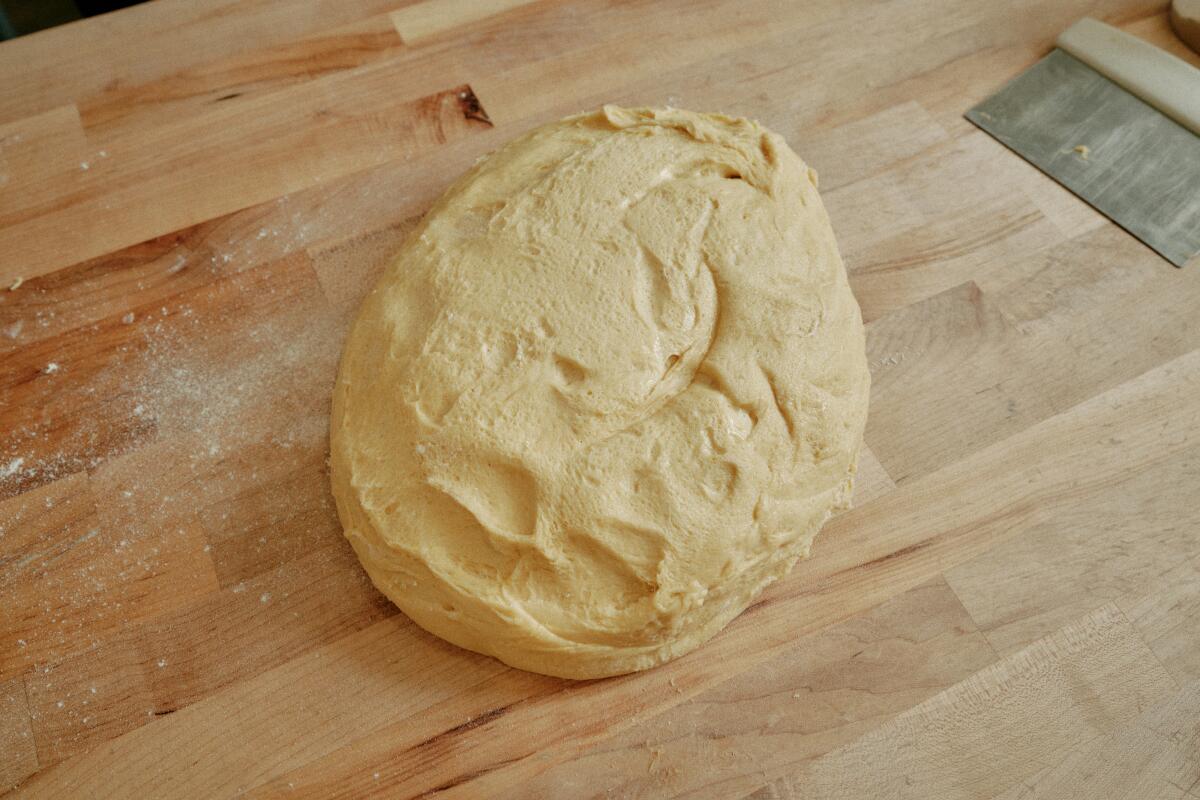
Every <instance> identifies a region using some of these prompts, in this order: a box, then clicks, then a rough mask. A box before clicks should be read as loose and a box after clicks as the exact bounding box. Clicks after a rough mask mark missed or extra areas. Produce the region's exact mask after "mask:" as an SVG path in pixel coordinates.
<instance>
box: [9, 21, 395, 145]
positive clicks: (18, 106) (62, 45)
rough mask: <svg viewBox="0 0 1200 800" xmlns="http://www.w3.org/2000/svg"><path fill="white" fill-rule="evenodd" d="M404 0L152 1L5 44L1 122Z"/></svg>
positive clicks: (333, 24)
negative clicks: (332, 0) (317, 2)
mask: <svg viewBox="0 0 1200 800" xmlns="http://www.w3.org/2000/svg"><path fill="white" fill-rule="evenodd" d="M403 2H404V0H339V2H337V3H326V4H323V5H322V6H320V7H316V6H314V4H313V3H312V2H311V0H278V1H277V2H262V0H252V1H251V2H245V0H207V2H204V3H196V2H193V0H159V1H158V2H156V3H153V4H151V5H147V6H146V7H144V8H135V9H129V10H124V9H123V10H120V11H116V12H114V13H110V14H104V15H102V16H100V17H96V18H92V19H89V20H87V21H86V22H79V23H74V24H70V25H62V26H59V27H57V28H50V29H48V30H45V31H39V32H38V33H35V34H31V35H29V36H22V37H20V38H18V39H14V40H12V41H9V42H5V43H4V46H3V47H2V48H0V74H3V75H20V76H21V80H19V81H6V82H5V83H4V84H3V85H0V122H7V121H10V120H12V119H16V118H19V117H22V116H27V115H28V114H32V113H39V112H42V111H47V110H49V109H50V108H53V107H54V106H57V105H65V104H67V103H71V102H75V101H76V100H81V99H83V98H87V97H90V96H92V95H95V94H98V93H101V92H104V91H106V90H107V91H113V90H115V89H117V88H119V87H120V86H123V85H136V84H142V83H147V82H149V81H153V80H155V79H157V78H162V77H164V76H166V75H170V74H171V73H175V72H178V71H180V70H181V69H185V68H188V67H194V66H196V65H200V64H206V63H211V62H213V61H216V60H219V59H221V58H223V57H230V56H234V55H235V54H237V53H244V52H246V51H248V50H254V49H258V48H268V47H271V46H272V45H275V44H279V43H283V42H288V41H293V40H295V39H298V38H303V37H305V36H310V35H312V34H313V33H314V32H319V31H322V30H327V29H329V28H336V27H338V26H341V25H346V24H349V23H352V22H354V21H356V20H360V19H363V18H365V17H369V16H372V15H376V14H382V13H384V12H387V11H392V10H394V9H395V8H396V7H397V6H398V5H401V4H402V3H403Z"/></svg>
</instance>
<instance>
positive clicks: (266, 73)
mask: <svg viewBox="0 0 1200 800" xmlns="http://www.w3.org/2000/svg"><path fill="white" fill-rule="evenodd" d="M400 47H401V43H400V37H399V35H398V34H397V33H396V30H395V28H394V27H393V26H392V24H391V20H390V19H389V18H388V16H387V15H386V14H379V15H375V16H371V17H366V18H364V19H357V20H354V21H352V22H349V23H346V24H344V25H335V26H331V27H325V26H318V27H315V28H314V29H313V30H311V31H309V32H308V33H307V34H305V35H304V36H301V37H300V38H297V39H286V40H280V41H278V42H277V43H275V44H269V43H266V42H261V41H260V42H259V44H258V46H256V47H254V48H253V49H250V50H245V51H241V52H234V53H228V54H224V55H223V57H220V58H218V59H217V60H214V61H211V62H207V63H193V64H189V65H187V66H184V68H182V69H180V70H179V71H177V72H170V73H168V74H165V75H161V76H156V77H153V78H151V79H150V80H147V81H143V82H132V81H131V82H115V83H113V84H112V85H111V86H106V87H104V88H102V89H100V90H99V91H98V92H96V93H95V94H90V95H87V96H86V97H85V98H84V99H82V100H81V101H80V116H81V118H82V122H83V125H84V127H85V128H86V129H87V132H88V135H89V137H91V138H92V140H93V141H96V142H99V143H104V142H107V141H111V140H113V139H116V138H119V137H121V136H122V135H128V134H129V133H132V132H136V131H138V130H139V129H148V128H151V127H155V126H158V125H163V124H168V123H171V122H177V121H178V120H181V119H184V118H187V117H190V116H195V115H199V114H203V113H205V112H207V111H209V110H211V109H212V108H213V107H215V106H218V105H219V106H224V107H228V106H230V105H231V104H232V105H234V106H241V107H242V108H244V109H246V110H247V111H248V112H252V110H253V108H254V103H255V101H256V100H257V99H259V98H261V97H263V96H264V95H266V94H269V93H271V92H273V91H275V90H278V89H281V88H283V87H286V86H292V85H295V84H300V83H305V82H307V81H311V80H313V79H315V78H319V77H322V76H325V75H329V74H332V73H338V72H344V71H346V70H351V69H355V68H358V67H363V66H365V65H368V64H373V63H376V62H379V61H382V60H384V59H387V58H389V57H392V56H394V55H395V54H396V53H397V52H398V51H399V49H400ZM415 84H416V81H413V82H412V83H410V84H408V85H409V86H412V85H415Z"/></svg>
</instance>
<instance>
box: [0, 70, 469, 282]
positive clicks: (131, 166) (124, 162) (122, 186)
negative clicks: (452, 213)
mask: <svg viewBox="0 0 1200 800" xmlns="http://www.w3.org/2000/svg"><path fill="white" fill-rule="evenodd" d="M451 85H453V84H451ZM364 92H368V93H370V92H371V90H370V87H369V84H363V83H362V82H361V81H360V82H359V83H349V84H348V83H347V82H346V81H344V80H339V79H338V76H333V77H331V78H326V79H322V80H317V81H313V82H311V83H309V84H304V85H302V86H299V87H295V88H293V89H282V90H280V91H278V92H274V93H272V94H271V95H269V96H268V97H264V98H262V99H261V100H259V101H258V103H257V104H256V106H255V109H256V113H255V114H253V115H246V114H244V113H243V112H242V110H241V109H238V108H232V109H221V108H217V109H215V110H213V111H210V112H208V113H207V114H204V115H201V116H197V117H193V118H191V119H188V120H185V121H182V122H180V123H179V124H177V125H164V126H160V127H158V128H154V129H152V130H150V131H148V132H146V133H144V134H140V135H136V136H131V137H128V138H126V139H123V140H120V141H114V142H111V143H109V144H108V152H109V157H108V158H107V159H105V160H104V162H103V164H102V165H101V167H98V168H94V169H91V170H89V171H87V172H86V173H84V174H85V176H86V177H85V178H84V179H82V180H81V181H75V180H73V181H72V182H71V183H70V184H69V185H64V186H63V187H62V191H61V193H60V194H59V195H58V196H56V198H55V200H54V201H53V202H52V203H37V204H35V205H32V206H29V207H19V208H10V209H8V210H7V212H6V213H3V214H0V281H3V280H5V279H9V278H15V277H17V276H18V275H20V276H23V277H26V278H29V277H34V276H37V275H41V274H45V273H47V272H50V271H53V270H54V269H57V268H60V267H64V266H67V265H69V264H72V263H75V262H77V261H81V260H84V259H87V258H92V257H96V256H99V255H103V254H105V253H108V252H111V251H112V250H115V249H118V248H121V247H126V246H129V245H132V244H135V243H137V242H140V241H144V240H147V239H151V238H153V237H155V236H161V235H164V234H166V233H169V232H171V231H174V230H177V229H180V228H184V227H187V226H189V225H195V224H198V223H200V222H203V221H205V220H208V219H211V218H212V217H216V216H219V215H221V214H226V213H229V212H231V211H235V210H237V209H241V208H245V207H247V206H251V205H254V204H257V203H261V202H264V201H267V200H270V199H273V198H275V197H278V196H280V195H284V194H288V193H291V192H295V191H298V190H300V189H303V188H307V187H310V186H313V185H315V184H317V183H320V182H321V181H323V180H328V179H330V178H335V177H338V176H340V175H346V174H349V173H352V172H355V171H358V170H362V169H365V168H367V167H370V166H374V165H378V164H381V163H384V162H386V161H389V160H393V159H399V158H406V157H408V158H410V157H412V156H413V155H414V154H415V153H417V152H420V151H421V150H424V149H429V148H435V147H437V146H438V145H439V144H441V143H444V142H445V141H447V140H449V139H453V138H457V137H460V136H463V135H467V134H468V133H469V132H471V131H472V130H473V129H475V128H476V127H479V126H483V127H487V123H486V122H481V121H480V120H479V119H478V118H476V115H475V112H474V111H472V110H467V111H464V104H468V103H469V102H470V101H469V97H470V94H469V89H467V88H466V87H459V88H454V89H448V90H447V91H444V92H440V93H438V94H433V95H429V96H427V97H424V98H421V99H416V100H412V99H400V100H393V101H391V102H389V103H386V104H383V105H381V104H378V103H377V102H376V103H372V104H367V103H364V101H363V93H364ZM471 108H474V106H471ZM167 162H169V163H170V164H171V169H169V170H164V169H163V168H162V165H163V163H167ZM35 243H36V244H35ZM50 244H52V245H53V246H52V247H51V246H48V245H50Z"/></svg>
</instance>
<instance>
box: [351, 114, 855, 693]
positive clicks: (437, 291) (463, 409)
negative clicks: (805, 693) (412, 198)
mask: <svg viewBox="0 0 1200 800" xmlns="http://www.w3.org/2000/svg"><path fill="white" fill-rule="evenodd" d="M869 384H870V376H869V373H868V371H867V362H866V356H865V347H864V335H863V326H862V318H861V315H860V312H859V308H858V305H857V303H856V302H855V300H854V297H853V295H852V294H851V291H850V288H849V285H848V283H847V279H846V273H845V270H844V268H843V266H842V262H841V259H840V257H839V256H838V251H837V245H836V243H835V241H834V238H833V232H832V230H831V228H830V225H829V221H828V218H827V217H826V214H825V210H824V207H823V206H822V204H821V200H820V198H819V197H818V195H817V189H816V185H815V174H814V173H812V171H811V170H809V169H808V168H807V167H806V166H805V165H804V164H803V162H801V161H800V159H799V158H798V157H797V156H796V155H795V154H794V153H793V152H792V151H791V149H790V148H789V147H788V146H787V144H786V143H785V142H784V141H783V139H782V138H781V137H779V136H778V135H776V134H774V133H771V132H769V131H767V130H765V129H763V128H762V127H760V126H759V125H757V124H756V123H753V122H750V121H748V120H743V119H735V118H730V117H725V116H720V115H710V114H697V113H692V112H688V111H682V110H678V109H624V108H618V107H615V106H605V107H604V108H603V109H601V110H599V111H596V112H593V113H586V114H580V115H577V116H573V117H568V118H566V119H564V120H561V121H559V122H556V123H553V124H550V125H546V126H544V127H542V128H539V129H537V130H534V131H532V132H530V133H528V134H526V135H525V136H522V137H520V138H518V139H516V140H514V141H512V142H510V143H509V144H508V145H506V146H505V147H503V148H502V149H500V150H499V151H497V152H496V153H494V154H492V155H491V156H489V157H487V158H485V159H483V160H481V161H480V162H479V163H478V164H477V165H476V166H475V167H474V168H473V169H471V170H470V171H469V172H468V173H467V174H466V175H464V176H463V177H462V178H461V179H459V180H458V181H457V182H456V183H455V184H454V185H453V186H451V187H450V189H449V190H447V192H446V193H445V194H444V195H443V196H442V198H441V199H440V200H439V201H438V202H437V203H436V204H435V205H434V207H433V208H432V209H431V210H430V211H429V213H428V214H427V215H426V216H425V218H424V220H423V221H422V222H421V223H420V225H419V226H418V227H417V228H416V230H415V231H414V232H413V233H412V234H411V235H410V236H409V238H408V239H407V240H406V242H405V243H404V245H403V246H402V248H401V250H400V252H399V254H398V255H397V257H396V259H395V261H394V262H393V263H392V264H391V266H390V267H389V268H388V269H387V271H386V272H385V274H384V275H383V277H382V278H381V280H380V281H379V283H378V285H377V286H376V287H375V288H374V289H373V291H372V292H371V294H370V295H369V296H368V297H367V298H366V300H365V301H364V303H363V306H362V308H361V310H360V311H359V315H358V318H357V320H356V322H355V323H354V325H353V328H352V330H351V332H350V336H349V339H348V340H347V343H346V346H345V351H344V353H343V356H342V363H341V368H340V373H339V376H338V381H337V385H336V388H335V391H334V398H333V417H332V422H331V438H332V461H331V465H332V480H333V491H334V496H335V498H336V500H337V506H338V513H339V516H340V518H341V521H342V525H343V527H344V529H345V533H346V536H347V537H348V538H349V540H350V542H351V543H352V545H353V546H354V549H355V550H356V552H357V554H358V556H359V558H360V560H361V561H362V563H363V566H364V567H365V568H366V570H367V572H368V574H369V575H370V577H371V579H372V580H373V581H374V583H375V585H376V586H377V587H379V589H380V590H382V591H383V592H384V593H385V594H386V595H387V596H388V597H389V598H391V599H392V600H393V601H394V602H395V603H396V605H398V606H399V607H400V608H401V609H402V610H403V611H404V612H405V613H406V614H407V615H408V616H409V617H411V618H412V619H413V620H414V621H415V622H416V623H417V624H419V625H420V626H421V627H423V628H425V629H426V630H428V631H430V632H432V633H434V634H436V635H438V636H440V637H442V638H443V639H446V640H448V641H450V642H453V643H455V644H457V645H460V646H462V647H465V648H468V649H470V650H474V651H477V652H480V653H486V654H489V655H493V656H495V657H496V658H499V659H500V660H502V661H504V662H505V663H507V664H510V665H512V666H515V667H519V668H522V669H527V670H532V671H535V672H541V673H546V674H549V675H558V676H563V677H570V678H595V677H601V676H606V675H615V674H620V673H625V672H632V671H635V670H640V669H646V668H648V667H652V666H655V665H657V664H660V663H662V662H664V661H667V660H670V659H672V658H675V657H677V656H680V655H682V654H684V653H686V652H688V651H689V650H692V649H693V648H695V647H697V646H698V645H700V644H701V643H703V642H704V641H705V640H707V639H709V638H710V637H712V636H713V635H714V634H716V633H717V632H718V631H719V630H720V629H721V628H722V627H723V626H724V625H725V624H726V623H728V622H729V621H730V620H731V619H733V618H734V617H735V616H736V615H737V614H739V613H740V612H741V611H742V610H744V609H745V608H746V607H747V606H748V605H749V604H750V603H751V602H752V601H753V600H754V598H755V597H756V596H757V595H758V594H759V593H760V592H761V591H762V589H763V588H764V587H765V586H767V585H768V584H769V583H771V582H772V581H774V580H776V579H778V578H779V577H781V576H782V575H784V574H786V573H787V572H788V570H790V569H791V567H792V565H793V564H794V563H795V561H796V559H797V558H799V557H801V556H805V555H807V554H808V551H809V547H810V545H811V543H812V540H813V537H814V536H815V535H816V534H817V531H818V530H819V529H820V528H821V525H822V524H823V523H824V522H825V520H826V519H828V518H829V516H830V514H831V513H832V512H833V511H834V510H837V509H840V508H844V507H846V506H847V505H848V503H849V499H850V494H851V485H852V481H853V476H854V471H855V461H856V458H857V455H858V450H859V446H860V443H861V440H862V432H863V427H864V425H865V422H866V414H867V395H868V390H869Z"/></svg>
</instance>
